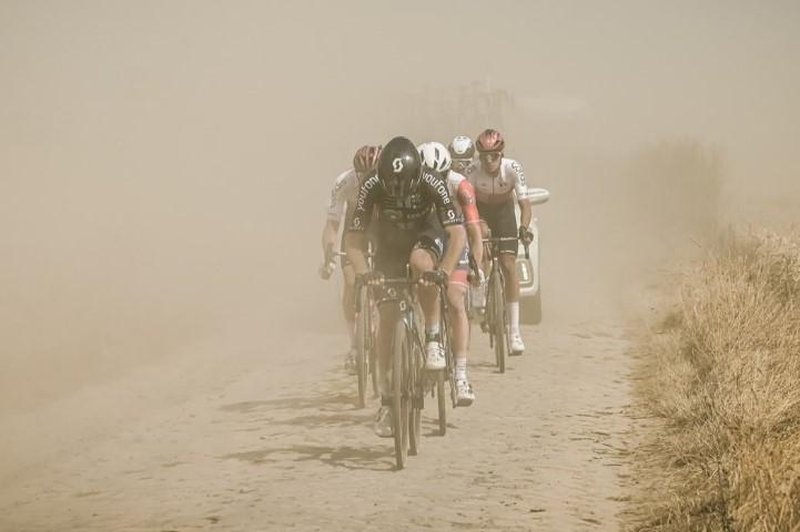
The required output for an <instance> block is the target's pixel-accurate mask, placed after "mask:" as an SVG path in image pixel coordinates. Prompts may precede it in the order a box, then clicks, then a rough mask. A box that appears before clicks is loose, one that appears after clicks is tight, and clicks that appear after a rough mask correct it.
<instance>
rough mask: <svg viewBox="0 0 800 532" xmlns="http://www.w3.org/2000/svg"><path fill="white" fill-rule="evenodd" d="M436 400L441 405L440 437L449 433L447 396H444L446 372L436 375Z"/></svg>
mask: <svg viewBox="0 0 800 532" xmlns="http://www.w3.org/2000/svg"><path fill="white" fill-rule="evenodd" d="M436 400H437V403H438V404H439V436H444V435H445V433H446V432H447V396H446V395H445V394H444V372H442V371H439V372H437V375H436Z"/></svg>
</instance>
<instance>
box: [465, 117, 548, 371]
mask: <svg viewBox="0 0 800 532" xmlns="http://www.w3.org/2000/svg"><path fill="white" fill-rule="evenodd" d="M475 147H476V149H477V151H478V162H477V163H472V164H471V165H470V166H469V167H468V168H467V170H466V175H467V179H469V181H470V183H472V185H473V186H474V187H475V195H476V197H477V205H478V212H479V213H480V216H481V218H482V219H483V220H484V221H485V222H486V225H487V226H488V228H489V230H490V231H491V234H492V236H494V237H519V239H520V240H521V241H522V242H523V244H525V245H527V244H530V242H531V241H532V240H533V234H532V233H531V232H530V230H529V229H528V226H529V225H530V223H531V205H530V202H529V201H528V186H527V184H526V183H525V173H524V172H523V170H522V166H521V165H520V164H519V163H518V162H517V161H515V160H514V159H508V158H506V157H503V155H504V152H503V150H504V149H505V140H504V139H503V135H502V134H501V133H500V132H499V131H497V130H495V129H486V130H484V131H483V132H482V133H481V134H480V135H478V138H477V140H476V141H475ZM515 196H516V200H517V202H518V203H519V208H520V226H519V230H518V229H517V218H516V214H515V212H514V198H515ZM499 250H500V266H501V268H502V269H503V274H504V275H505V281H506V285H505V295H506V305H507V312H508V321H509V337H508V342H509V351H510V353H509V354H510V355H521V354H522V352H523V351H524V350H525V344H524V343H523V342H522V336H521V335H520V332H519V276H518V274H517V267H516V258H517V250H518V245H517V242H516V241H509V242H501V243H500V245H499Z"/></svg>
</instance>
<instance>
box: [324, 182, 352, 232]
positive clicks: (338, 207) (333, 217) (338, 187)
mask: <svg viewBox="0 0 800 532" xmlns="http://www.w3.org/2000/svg"><path fill="white" fill-rule="evenodd" d="M351 173H352V172H350V171H348V172H344V173H342V174H340V175H339V177H337V178H336V181H335V182H334V183H333V189H331V198H330V201H329V202H328V211H327V217H328V220H330V221H332V222H339V221H341V219H342V215H343V214H344V206H345V203H346V202H347V193H348V189H349V188H350V187H352V184H351V183H350V181H351V179H350V174H351Z"/></svg>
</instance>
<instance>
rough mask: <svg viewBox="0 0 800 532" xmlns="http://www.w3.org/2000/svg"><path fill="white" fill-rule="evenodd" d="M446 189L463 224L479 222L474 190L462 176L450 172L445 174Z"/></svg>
mask: <svg viewBox="0 0 800 532" xmlns="http://www.w3.org/2000/svg"><path fill="white" fill-rule="evenodd" d="M447 188H448V190H449V191H450V196H452V198H453V199H455V200H456V201H455V204H456V210H457V211H458V213H459V214H461V217H462V218H463V219H464V223H465V224H473V223H478V222H480V221H481V218H480V216H479V215H478V207H477V206H476V205H475V188H474V187H473V186H472V184H471V183H470V182H469V180H468V179H467V178H466V177H464V176H463V175H461V174H459V173H458V172H455V171H453V170H450V171H448V172H447Z"/></svg>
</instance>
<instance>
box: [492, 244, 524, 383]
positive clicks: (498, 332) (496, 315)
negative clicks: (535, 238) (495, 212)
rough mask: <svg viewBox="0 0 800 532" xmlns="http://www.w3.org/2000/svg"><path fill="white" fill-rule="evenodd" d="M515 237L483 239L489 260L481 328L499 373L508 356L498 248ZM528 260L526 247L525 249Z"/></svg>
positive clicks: (504, 302) (503, 370)
mask: <svg viewBox="0 0 800 532" xmlns="http://www.w3.org/2000/svg"><path fill="white" fill-rule="evenodd" d="M518 240H519V239H518V238H517V237H515V236H507V237H489V238H484V239H483V243H484V246H485V247H486V252H487V253H488V255H489V257H490V258H491V261H490V266H489V276H488V277H487V279H486V306H485V311H484V316H483V319H484V321H483V323H482V324H481V328H482V329H483V330H484V331H485V332H488V333H489V346H490V347H492V348H493V349H494V356H495V363H496V364H497V368H498V370H499V371H500V373H505V371H506V357H507V356H508V351H509V345H508V314H507V312H506V294H505V285H506V280H505V275H503V268H502V267H501V266H500V253H499V247H500V243H501V242H511V241H513V242H515V243H516V242H517V241H518ZM525 257H526V258H528V247H527V246H526V247H525Z"/></svg>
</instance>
